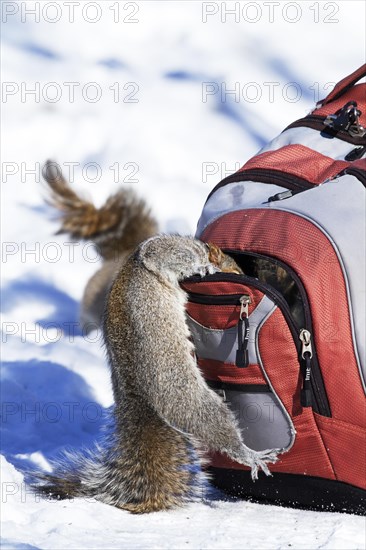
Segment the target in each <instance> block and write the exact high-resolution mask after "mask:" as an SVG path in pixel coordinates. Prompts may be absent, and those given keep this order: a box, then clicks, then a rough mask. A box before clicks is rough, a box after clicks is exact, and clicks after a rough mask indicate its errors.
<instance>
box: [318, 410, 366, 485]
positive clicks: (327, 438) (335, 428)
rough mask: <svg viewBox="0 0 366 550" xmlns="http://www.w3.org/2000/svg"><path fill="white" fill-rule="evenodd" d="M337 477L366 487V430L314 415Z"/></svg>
mask: <svg viewBox="0 0 366 550" xmlns="http://www.w3.org/2000/svg"><path fill="white" fill-rule="evenodd" d="M315 419H316V422H317V424H318V427H319V429H320V433H321V436H322V438H323V440H324V443H325V445H326V447H327V451H328V454H329V457H330V459H331V461H332V464H333V467H334V470H335V472H336V476H337V479H338V480H339V481H344V482H346V483H350V484H351V485H355V486H356V487H361V488H362V489H366V431H365V429H363V428H360V427H359V426H353V425H351V424H348V423H346V422H341V421H340V420H335V419H334V418H325V417H323V416H319V415H317V414H316V415H315Z"/></svg>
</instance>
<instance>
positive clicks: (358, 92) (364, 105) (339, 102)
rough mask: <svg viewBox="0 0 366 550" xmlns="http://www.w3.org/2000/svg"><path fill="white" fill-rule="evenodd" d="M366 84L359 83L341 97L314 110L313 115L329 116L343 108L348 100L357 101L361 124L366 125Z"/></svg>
mask: <svg viewBox="0 0 366 550" xmlns="http://www.w3.org/2000/svg"><path fill="white" fill-rule="evenodd" d="M365 95H366V84H357V85H356V86H354V87H353V88H351V89H350V90H349V91H348V92H346V93H345V94H344V95H342V96H341V97H339V98H338V99H336V100H334V101H332V102H330V103H327V104H326V105H324V106H322V107H319V109H315V110H314V111H313V113H312V114H313V115H317V116H324V117H326V116H328V115H333V114H334V113H336V112H337V111H338V110H339V109H342V107H344V106H345V104H346V103H348V101H356V103H357V108H358V109H359V110H360V111H361V115H360V117H359V121H360V124H361V125H362V126H365V125H366V97H365Z"/></svg>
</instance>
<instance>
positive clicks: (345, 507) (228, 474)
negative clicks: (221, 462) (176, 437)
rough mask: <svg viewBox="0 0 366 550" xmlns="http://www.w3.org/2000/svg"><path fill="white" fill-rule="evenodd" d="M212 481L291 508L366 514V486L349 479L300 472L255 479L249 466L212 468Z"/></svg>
mask: <svg viewBox="0 0 366 550" xmlns="http://www.w3.org/2000/svg"><path fill="white" fill-rule="evenodd" d="M208 472H209V473H210V474H211V482H212V483H213V485H215V487H218V488H219V489H221V490H222V491H224V492H225V493H227V494H229V495H231V496H236V497H239V498H243V499H245V500H249V501H252V502H261V503H264V504H275V505H277V506H287V507H289V508H301V509H306V510H318V511H322V512H343V513H348V514H356V515H358V516H364V515H366V490H364V489H361V488H360V487H355V486H354V485H349V484H348V483H343V482H341V481H335V480H333V479H325V478H320V477H312V476H306V475H298V474H283V473H279V472H275V473H274V474H273V476H272V477H269V476H265V475H264V474H263V473H262V474H260V475H259V478H258V479H257V480H256V481H255V482H253V481H252V478H251V473H250V472H249V471H247V470H231V469H225V468H213V467H210V468H208Z"/></svg>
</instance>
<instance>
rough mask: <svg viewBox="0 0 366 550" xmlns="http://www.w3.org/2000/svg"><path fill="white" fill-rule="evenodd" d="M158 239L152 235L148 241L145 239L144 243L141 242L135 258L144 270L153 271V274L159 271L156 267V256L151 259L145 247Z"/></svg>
mask: <svg viewBox="0 0 366 550" xmlns="http://www.w3.org/2000/svg"><path fill="white" fill-rule="evenodd" d="M157 238H159V237H158V236H157V235H154V236H153V237H150V238H149V239H146V241H143V242H142V243H141V244H140V246H139V247H138V248H137V250H136V253H137V254H136V257H137V259H138V261H139V262H141V263H142V264H143V265H144V266H145V267H146V269H148V270H149V271H153V272H154V273H157V272H158V271H159V266H157V265H156V263H157V262H156V260H157V258H156V255H153V257H151V256H150V255H149V253H148V252H147V251H146V248H147V245H148V244H149V243H150V242H151V241H152V240H155V239H157Z"/></svg>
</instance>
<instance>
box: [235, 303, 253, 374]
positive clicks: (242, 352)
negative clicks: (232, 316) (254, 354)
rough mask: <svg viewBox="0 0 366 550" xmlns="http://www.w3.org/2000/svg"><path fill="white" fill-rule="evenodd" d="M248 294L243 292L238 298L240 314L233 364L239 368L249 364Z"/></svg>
mask: <svg viewBox="0 0 366 550" xmlns="http://www.w3.org/2000/svg"><path fill="white" fill-rule="evenodd" d="M250 303H251V299H250V296H249V295H248V294H244V295H243V296H242V297H241V298H240V314H239V323H238V343H239V347H238V349H237V352H236V360H235V364H236V366H237V367H239V368H246V367H247V366H248V365H249V354H248V340H249V304H250Z"/></svg>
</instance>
